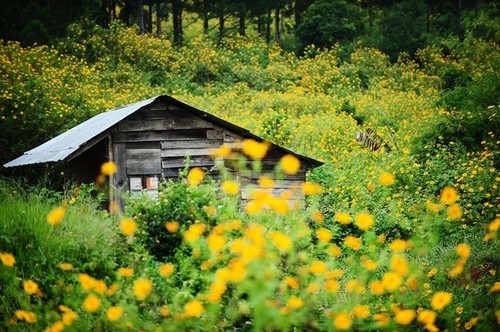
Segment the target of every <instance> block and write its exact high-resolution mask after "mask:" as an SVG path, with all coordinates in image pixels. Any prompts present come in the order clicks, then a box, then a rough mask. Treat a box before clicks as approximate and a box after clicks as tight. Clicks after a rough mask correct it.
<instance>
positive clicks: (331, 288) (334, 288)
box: [325, 280, 340, 293]
mask: <svg viewBox="0 0 500 332" xmlns="http://www.w3.org/2000/svg"><path fill="white" fill-rule="evenodd" d="M339 289H340V284H339V283H338V282H337V281H335V280H327V281H325V290H326V291H327V292H328V293H336V292H338V291H339Z"/></svg>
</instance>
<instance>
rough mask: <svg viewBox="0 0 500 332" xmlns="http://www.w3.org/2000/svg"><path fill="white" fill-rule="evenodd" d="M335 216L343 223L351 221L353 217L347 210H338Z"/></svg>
mask: <svg viewBox="0 0 500 332" xmlns="http://www.w3.org/2000/svg"><path fill="white" fill-rule="evenodd" d="M333 218H334V219H335V220H336V221H337V222H339V223H341V224H342V225H347V224H350V223H351V217H350V216H349V214H348V213H347V212H336V213H335V216H334V217H333Z"/></svg>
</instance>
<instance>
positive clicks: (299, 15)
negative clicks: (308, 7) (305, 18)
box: [293, 0, 302, 29]
mask: <svg viewBox="0 0 500 332" xmlns="http://www.w3.org/2000/svg"><path fill="white" fill-rule="evenodd" d="M293 16H294V19H295V29H297V27H298V26H299V24H300V22H302V13H301V12H300V0H295V2H294V7H293Z"/></svg>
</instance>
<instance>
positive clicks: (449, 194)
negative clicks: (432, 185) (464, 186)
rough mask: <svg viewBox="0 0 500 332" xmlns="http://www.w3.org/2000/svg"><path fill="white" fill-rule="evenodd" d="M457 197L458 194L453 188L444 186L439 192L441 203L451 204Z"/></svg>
mask: <svg viewBox="0 0 500 332" xmlns="http://www.w3.org/2000/svg"><path fill="white" fill-rule="evenodd" d="M457 199H458V194H457V191H456V190H455V188H453V187H446V188H444V189H443V191H442V192H441V203H444V204H448V205H451V204H453V203H455V202H456V201H457Z"/></svg>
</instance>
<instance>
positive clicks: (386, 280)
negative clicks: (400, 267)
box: [382, 271, 403, 292]
mask: <svg viewBox="0 0 500 332" xmlns="http://www.w3.org/2000/svg"><path fill="white" fill-rule="evenodd" d="M402 281H403V280H402V278H401V276H400V275H399V274H398V273H396V272H392V271H389V272H386V273H384V275H383V276H382V285H383V286H384V289H386V290H388V291H389V292H393V291H395V290H396V289H398V288H399V286H401V282H402Z"/></svg>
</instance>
